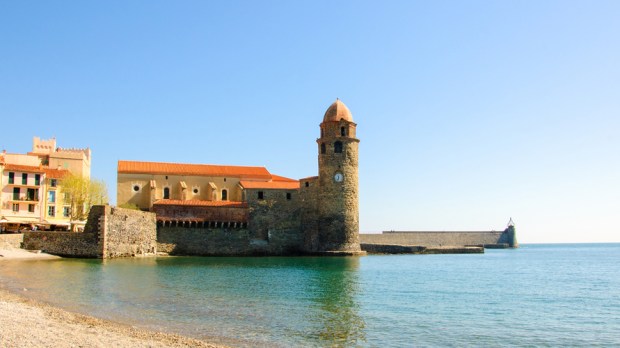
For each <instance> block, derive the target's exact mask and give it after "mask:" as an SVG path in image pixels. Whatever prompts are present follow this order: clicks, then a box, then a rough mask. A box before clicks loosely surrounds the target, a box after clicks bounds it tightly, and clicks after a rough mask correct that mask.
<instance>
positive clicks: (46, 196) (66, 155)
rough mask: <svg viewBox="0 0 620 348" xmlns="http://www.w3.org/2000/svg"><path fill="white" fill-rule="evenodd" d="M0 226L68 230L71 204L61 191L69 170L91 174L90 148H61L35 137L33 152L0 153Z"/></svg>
mask: <svg viewBox="0 0 620 348" xmlns="http://www.w3.org/2000/svg"><path fill="white" fill-rule="evenodd" d="M0 171H1V175H0V228H2V230H3V231H19V230H22V229H56V230H66V229H69V228H70V227H71V223H72V222H71V219H70V214H71V206H70V204H69V200H68V199H67V197H65V194H64V192H63V191H62V186H61V182H62V178H63V177H64V176H65V175H67V174H68V173H74V174H76V175H80V176H86V177H89V176H90V149H68V150H65V149H61V148H58V147H56V139H49V140H41V139H39V138H38V137H34V138H33V146H32V152H29V153H27V154H12V153H6V151H3V153H2V154H0Z"/></svg>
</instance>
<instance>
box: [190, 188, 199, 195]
mask: <svg viewBox="0 0 620 348" xmlns="http://www.w3.org/2000/svg"><path fill="white" fill-rule="evenodd" d="M192 192H194V194H195V195H197V194H198V192H200V191H198V188H197V187H194V189H193V190H192Z"/></svg>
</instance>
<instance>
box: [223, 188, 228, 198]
mask: <svg viewBox="0 0 620 348" xmlns="http://www.w3.org/2000/svg"><path fill="white" fill-rule="evenodd" d="M222 200H223V201H227V200H228V190H226V189H224V190H222Z"/></svg>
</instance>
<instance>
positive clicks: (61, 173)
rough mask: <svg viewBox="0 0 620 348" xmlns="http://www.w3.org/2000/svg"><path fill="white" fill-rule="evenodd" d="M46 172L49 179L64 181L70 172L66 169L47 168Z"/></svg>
mask: <svg viewBox="0 0 620 348" xmlns="http://www.w3.org/2000/svg"><path fill="white" fill-rule="evenodd" d="M44 170H45V176H46V177H48V178H49V179H62V178H64V177H65V175H67V174H69V171H68V170H66V169H49V168H46V169H44Z"/></svg>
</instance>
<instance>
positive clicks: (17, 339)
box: [0, 249, 223, 348]
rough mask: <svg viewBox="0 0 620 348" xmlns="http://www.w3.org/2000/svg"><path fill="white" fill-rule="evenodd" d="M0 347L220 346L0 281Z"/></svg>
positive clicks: (15, 256) (8, 253)
mask: <svg viewBox="0 0 620 348" xmlns="http://www.w3.org/2000/svg"><path fill="white" fill-rule="evenodd" d="M0 255H3V256H2V257H0V260H4V261H0V262H10V261H9V260H24V259H53V258H56V257H54V256H51V255H47V254H33V253H30V252H28V251H24V250H19V249H12V250H0ZM16 262H19V261H16ZM0 347H24V348H25V347H58V348H62V347H223V346H221V345H215V344H209V343H207V342H203V341H199V340H195V339H191V338H187V337H183V336H179V335H174V334H168V333H162V332H154V331H149V330H145V329H140V328H136V327H133V326H130V325H124V324H119V323H115V322H112V321H108V320H103V319H98V318H94V317H89V316H86V315H82V314H77V313H72V312H69V311H65V310H63V309H60V308H56V307H52V306H50V305H47V304H44V303H41V302H37V301H34V300H31V299H27V298H24V297H21V296H18V295H16V294H14V293H11V292H8V291H7V290H5V289H2V286H1V284H0Z"/></svg>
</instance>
